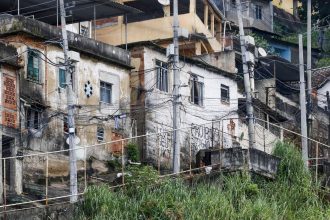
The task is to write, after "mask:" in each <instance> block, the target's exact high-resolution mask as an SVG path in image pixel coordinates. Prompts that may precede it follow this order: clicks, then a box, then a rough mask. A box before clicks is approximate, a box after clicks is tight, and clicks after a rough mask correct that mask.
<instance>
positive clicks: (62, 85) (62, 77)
mask: <svg viewBox="0 0 330 220" xmlns="http://www.w3.org/2000/svg"><path fill="white" fill-rule="evenodd" d="M58 86H59V87H60V88H65V86H66V79H65V68H64V67H60V68H59V69H58Z"/></svg>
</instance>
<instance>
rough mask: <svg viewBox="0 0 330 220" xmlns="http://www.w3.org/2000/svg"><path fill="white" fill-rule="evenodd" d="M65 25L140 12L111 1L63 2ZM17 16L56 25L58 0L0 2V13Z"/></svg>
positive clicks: (58, 16)
mask: <svg viewBox="0 0 330 220" xmlns="http://www.w3.org/2000/svg"><path fill="white" fill-rule="evenodd" d="M64 4H65V7H66V13H67V18H66V21H67V23H76V22H82V21H91V20H93V19H94V18H95V19H103V18H110V17H115V16H119V15H124V14H135V13H140V12H141V11H140V10H138V9H136V8H133V7H130V6H127V5H122V4H119V3H117V2H114V1H112V0H64ZM18 5H19V14H20V15H24V16H27V17H31V18H34V19H37V20H39V21H42V22H45V23H48V24H52V25H56V24H57V23H59V24H60V23H61V22H60V10H59V0H1V3H0V13H2V14H13V15H17V14H18Z"/></svg>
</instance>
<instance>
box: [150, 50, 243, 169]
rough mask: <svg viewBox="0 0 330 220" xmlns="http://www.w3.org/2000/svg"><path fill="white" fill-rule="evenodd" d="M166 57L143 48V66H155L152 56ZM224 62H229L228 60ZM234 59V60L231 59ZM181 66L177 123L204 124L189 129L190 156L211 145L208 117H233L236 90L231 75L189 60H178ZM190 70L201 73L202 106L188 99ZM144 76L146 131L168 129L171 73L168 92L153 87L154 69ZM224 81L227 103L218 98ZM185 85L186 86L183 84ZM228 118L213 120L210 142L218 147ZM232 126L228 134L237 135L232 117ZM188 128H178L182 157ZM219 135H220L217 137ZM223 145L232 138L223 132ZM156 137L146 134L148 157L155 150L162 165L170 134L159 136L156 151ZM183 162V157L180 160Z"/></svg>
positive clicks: (167, 156)
mask: <svg viewBox="0 0 330 220" xmlns="http://www.w3.org/2000/svg"><path fill="white" fill-rule="evenodd" d="M156 59H158V60H161V61H167V58H166V57H165V55H163V54H161V53H159V52H156V51H154V50H151V49H149V48H145V53H144V68H145V69H152V68H155V60H156ZM228 62H232V61H230V60H228ZM233 63H234V62H233ZM179 66H180V67H181V71H180V79H181V85H182V86H183V87H181V89H180V90H181V95H182V98H181V101H182V105H181V107H180V110H181V111H180V117H179V120H180V123H181V127H187V126H191V125H192V124H196V125H199V124H205V123H209V124H208V125H205V126H203V127H201V128H199V129H193V130H192V133H193V137H192V143H193V146H192V151H193V160H194V158H195V155H196V153H197V151H198V150H199V149H205V148H209V147H211V145H212V135H211V129H212V120H214V121H217V120H219V119H220V118H237V117H238V116H237V109H238V93H237V84H236V82H235V80H234V79H233V78H229V77H226V76H224V75H222V74H221V73H215V72H211V71H209V70H206V69H203V68H200V67H197V66H196V65H192V64H189V63H184V62H180V64H179ZM190 73H193V74H196V75H198V76H200V77H204V106H197V105H195V104H193V103H191V102H190V87H189V78H190ZM144 76H145V89H146V90H149V91H150V92H148V93H147V96H146V107H147V108H149V111H147V113H146V132H147V133H154V132H157V131H158V132H160V131H164V130H168V129H172V111H173V110H172V102H171V99H172V87H173V77H172V71H169V76H170V77H169V93H165V92H162V91H159V90H158V89H157V88H156V86H155V85H156V71H152V72H147V73H145V74H144ZM221 84H224V85H227V86H228V87H229V88H230V103H229V104H224V103H222V102H221V100H220V85H221ZM185 85H188V87H185ZM229 122H230V121H229V120H227V121H224V122H223V125H222V124H221V125H220V123H219V122H215V123H214V124H213V128H214V129H215V130H216V131H215V132H214V135H213V136H214V139H213V146H214V147H217V148H218V147H219V144H221V143H222V139H221V135H220V132H219V130H222V129H223V131H224V132H227V133H230V132H231V131H230V129H229V127H228V124H229ZM234 123H235V125H236V126H235V129H234V131H232V134H233V135H235V136H237V135H238V134H239V131H238V130H239V128H238V120H234ZM189 131H190V129H185V131H184V132H180V134H181V136H180V144H181V148H182V150H181V152H182V153H181V154H182V155H183V158H185V159H187V153H188V152H189ZM219 136H220V137H219ZM223 139H224V141H223V144H224V147H231V146H232V144H231V142H232V138H231V137H230V136H229V135H224V138H223ZM157 145H158V144H157V138H156V137H155V136H150V137H148V139H147V148H148V151H147V152H148V154H149V155H147V156H148V157H151V158H157V157H158V154H159V153H160V154H161V157H162V163H163V164H162V165H166V164H167V165H169V164H170V163H171V157H172V143H171V134H170V133H168V134H167V135H166V134H164V135H162V137H160V144H159V145H160V148H161V149H160V152H159V151H158V146H157ZM181 163H183V161H181Z"/></svg>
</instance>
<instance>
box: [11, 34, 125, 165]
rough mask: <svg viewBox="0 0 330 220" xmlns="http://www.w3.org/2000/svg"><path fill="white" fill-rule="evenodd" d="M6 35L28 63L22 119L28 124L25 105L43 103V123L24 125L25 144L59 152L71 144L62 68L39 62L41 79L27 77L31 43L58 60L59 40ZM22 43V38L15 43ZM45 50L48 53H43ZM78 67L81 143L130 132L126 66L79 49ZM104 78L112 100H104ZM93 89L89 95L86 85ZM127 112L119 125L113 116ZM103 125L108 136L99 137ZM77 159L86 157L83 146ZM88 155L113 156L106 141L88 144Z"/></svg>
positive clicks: (23, 78) (23, 80) (75, 80)
mask: <svg viewBox="0 0 330 220" xmlns="http://www.w3.org/2000/svg"><path fill="white" fill-rule="evenodd" d="M7 40H12V41H15V42H16V43H13V45H14V46H15V47H16V48H17V51H18V53H22V55H21V57H20V62H21V64H22V65H24V68H22V69H21V70H20V79H21V81H20V87H21V88H23V89H22V92H21V98H22V99H23V100H24V102H23V103H21V106H20V108H21V124H22V126H23V127H26V126H25V124H26V121H25V117H26V115H25V113H26V109H27V106H31V105H33V106H37V107H38V108H40V111H41V112H42V114H41V119H40V123H41V126H40V128H38V129H25V130H24V132H23V134H22V141H23V147H25V148H28V149H31V150H34V151H55V150H62V149H67V148H68V146H67V144H66V143H65V140H66V138H67V134H66V133H65V131H64V124H65V121H66V119H65V115H66V108H67V98H66V97H67V94H66V89H65V88H61V87H60V83H59V68H58V67H56V66H54V65H52V64H50V63H47V62H45V61H42V62H41V63H42V64H41V65H40V73H41V74H40V78H39V81H38V82H35V81H31V80H29V79H27V62H28V55H27V53H26V52H25V51H26V50H27V49H28V48H32V49H36V50H38V51H40V52H41V57H42V58H43V59H45V57H44V56H47V58H48V60H49V62H53V63H56V64H60V63H61V62H63V58H64V56H63V52H62V49H61V48H60V47H58V46H56V45H52V44H47V45H45V44H44V42H43V41H41V40H37V39H35V38H31V37H27V36H23V35H16V36H11V37H8V38H7ZM17 42H20V43H17ZM43 54H44V55H43ZM76 59H77V60H75V61H76V62H75V63H74V65H75V72H74V74H73V87H74V93H75V103H76V106H77V107H76V117H75V122H76V134H77V136H78V137H79V138H80V143H79V144H78V146H90V145H94V144H99V143H101V142H109V141H111V140H112V136H113V133H118V134H119V135H121V136H129V135H130V133H131V129H130V123H131V121H130V118H129V115H128V113H129V111H130V88H129V72H130V70H128V69H127V68H124V67H120V66H118V65H115V64H112V63H111V62H108V61H104V59H98V58H97V55H96V56H94V57H93V56H90V55H87V54H84V53H80V54H79V56H78V58H76ZM100 81H104V82H106V83H109V84H111V85H112V95H111V100H112V101H111V104H105V103H101V102H100ZM88 83H89V85H91V86H92V88H93V94H92V95H91V96H90V97H87V96H86V94H85V91H84V89H85V84H88ZM121 114H127V117H126V118H123V119H120V120H119V121H118V123H117V126H115V121H114V116H116V115H121ZM98 127H102V128H103V129H104V140H103V141H98V139H97V128H98ZM77 153H78V154H79V156H78V158H81V157H84V152H83V151H78V152H77ZM87 156H94V157H96V158H98V159H101V160H107V159H109V158H110V157H111V146H110V145H109V144H108V145H103V146H99V147H98V148H97V149H95V148H94V149H93V148H89V149H88V150H87Z"/></svg>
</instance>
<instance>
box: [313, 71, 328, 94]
mask: <svg viewBox="0 0 330 220" xmlns="http://www.w3.org/2000/svg"><path fill="white" fill-rule="evenodd" d="M329 81H330V66H327V67H322V68H318V69H315V70H313V71H312V86H313V87H314V88H317V89H319V88H322V87H323V86H324V85H325V84H326V83H327V82H329Z"/></svg>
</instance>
